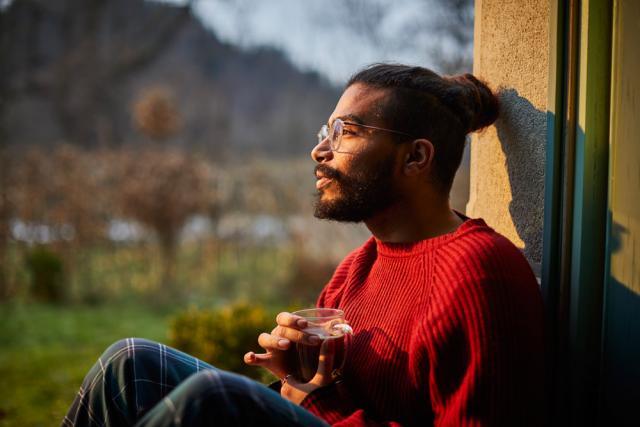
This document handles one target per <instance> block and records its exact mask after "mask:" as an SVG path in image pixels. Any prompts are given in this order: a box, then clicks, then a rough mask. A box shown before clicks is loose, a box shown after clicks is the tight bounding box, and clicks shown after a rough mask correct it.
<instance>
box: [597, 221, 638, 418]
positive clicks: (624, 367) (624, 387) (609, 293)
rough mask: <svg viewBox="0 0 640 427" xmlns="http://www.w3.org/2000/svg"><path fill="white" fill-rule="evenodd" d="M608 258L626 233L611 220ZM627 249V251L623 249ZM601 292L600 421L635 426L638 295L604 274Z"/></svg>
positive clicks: (619, 247) (609, 273) (624, 229)
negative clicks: (602, 306)
mask: <svg viewBox="0 0 640 427" xmlns="http://www.w3.org/2000/svg"><path fill="white" fill-rule="evenodd" d="M612 217H613V216H612V213H611V212H609V220H610V221H611V231H610V237H609V248H608V249H609V251H610V255H613V254H614V253H616V252H618V251H620V250H622V249H623V241H624V239H623V236H624V235H625V234H628V230H627V229H626V228H625V227H624V226H623V225H621V224H618V223H616V222H613V221H612V220H611V218H612ZM626 250H630V248H628V247H627V248H626ZM607 278H608V281H607V284H606V290H605V300H606V301H605V304H606V305H605V313H604V316H605V321H604V340H603V345H604V348H603V352H602V354H603V358H604V360H603V363H602V390H603V393H602V402H601V405H602V407H601V413H600V417H601V421H602V422H604V421H605V420H606V421H607V423H609V424H610V425H616V426H632V425H637V422H638V415H637V406H638V404H637V403H638V401H639V400H638V398H639V397H640V391H638V390H639V389H638V384H639V381H640V363H638V360H640V340H639V339H638V337H640V320H638V313H640V295H639V294H638V293H636V292H634V291H633V290H632V289H630V286H631V283H627V284H625V283H622V282H620V281H618V280H616V279H615V278H614V277H613V275H612V274H611V272H608V276H607Z"/></svg>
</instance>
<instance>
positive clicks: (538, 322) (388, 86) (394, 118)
mask: <svg viewBox="0 0 640 427" xmlns="http://www.w3.org/2000/svg"><path fill="white" fill-rule="evenodd" d="M497 116H498V99H497V98H496V96H495V94H494V93H493V92H492V91H491V90H490V89H489V88H488V87H487V86H486V85H485V84H484V83H482V82H480V81H479V80H477V79H476V78H475V77H474V76H472V75H470V74H466V75H463V76H454V77H441V76H439V75H437V74H436V73H434V72H432V71H430V70H427V69H424V68H421V67H409V66H403V65H390V64H378V65H374V66H371V67H368V68H366V69H364V70H362V71H360V72H359V73H357V74H355V75H354V76H353V77H352V78H351V79H350V81H349V82H348V84H347V86H346V89H345V91H344V93H343V95H342V97H341V98H340V100H339V101H338V104H337V106H336V108H335V110H334V112H333V113H332V114H331V117H330V118H329V120H328V122H327V124H326V125H324V126H322V128H321V130H320V132H319V134H318V136H319V138H318V144H317V145H316V146H315V148H313V151H312V152H311V156H312V158H313V159H314V161H315V162H316V163H317V166H316V169H315V174H316V178H317V181H316V188H317V190H318V194H317V201H316V209H315V215H316V216H317V217H318V218H324V219H331V220H336V221H350V222H364V223H365V224H366V226H367V227H368V229H369V230H370V231H371V233H372V236H371V238H370V239H368V240H367V241H366V242H364V244H363V245H362V246H361V247H359V248H358V249H356V250H354V251H353V252H352V253H351V254H349V255H347V256H346V257H345V258H344V260H343V261H342V262H341V263H340V265H339V266H338V267H337V269H336V271H335V273H334V275H333V277H332V278H331V280H330V281H329V283H328V284H327V285H326V286H325V288H324V289H323V291H322V293H321V294H320V296H319V298H318V301H317V306H318V307H326V308H337V309H341V310H342V311H344V313H345V317H346V318H347V319H348V320H349V322H350V324H351V326H352V328H353V330H354V331H355V334H354V335H353V337H352V339H351V342H350V343H349V347H348V352H347V356H346V360H345V362H344V365H343V366H342V368H341V369H340V372H339V375H335V374H336V372H335V366H333V364H334V360H335V355H334V353H333V352H334V351H335V347H333V346H331V345H328V344H327V343H328V341H329V340H325V341H324V342H323V343H322V344H321V342H322V340H321V339H320V337H319V336H317V335H315V334H314V333H309V332H308V330H307V329H306V327H307V325H308V321H307V320H306V319H304V318H302V317H300V316H297V315H295V314H292V313H280V314H279V315H278V317H277V319H276V323H277V325H276V327H275V328H274V329H273V330H272V331H271V332H270V333H266V332H265V333H262V334H261V335H260V336H259V337H258V342H259V343H260V346H261V347H263V348H264V349H265V353H262V354H256V353H253V352H249V353H247V354H246V355H245V362H246V363H247V364H250V365H255V366H261V367H264V368H266V369H269V370H270V371H271V372H272V373H274V374H275V375H276V376H278V377H279V378H281V381H280V382H278V383H276V384H274V385H272V386H270V388H267V387H264V386H262V385H260V384H257V383H255V382H252V381H251V380H249V379H247V378H244V377H241V376H238V375H235V374H232V373H228V372H224V371H220V370H218V369H216V368H214V367H212V366H210V365H207V364H206V363H204V362H202V361H199V360H197V359H195V358H193V357H191V356H189V355H186V354H184V353H181V352H179V351H177V350H174V349H170V348H167V347H166V346H163V345H162V344H158V343H153V342H149V341H146V340H142V339H127V340H122V341H119V342H117V343H115V344H114V345H113V346H111V347H110V348H109V349H108V350H107V351H106V352H105V353H104V354H103V355H102V356H101V358H100V359H99V361H98V363H97V364H96V366H94V368H93V369H92V371H91V372H89V374H88V375H87V378H86V379H85V382H84V384H83V386H82V388H81V390H80V393H79V394H78V396H77V397H76V400H75V401H74V403H73V405H72V407H71V409H70V411H69V414H68V415H67V417H66V418H65V421H64V424H66V425H94V424H96V425H105V424H107V425H134V424H135V425H139V426H143V425H145V426H146V425H153V426H165V425H166V426H168V425H184V426H201V425H202V426H204V425H258V424H259V425H268V426H281V425H291V426H297V425H303V426H326V425H327V424H331V425H338V426H352V425H362V426H366V425H395V426H400V425H436V426H496V425H505V426H514V425H518V426H520V425H541V424H543V423H544V417H545V411H544V388H543V384H544V383H543V379H544V377H545V375H544V359H545V355H544V349H543V343H544V337H543V310H542V301H541V297H540V292H539V289H538V285H537V282H536V280H535V277H534V275H533V273H532V271H531V269H530V267H529V265H528V263H527V261H526V259H525V258H524V256H523V255H522V254H521V252H520V251H519V250H518V249H517V248H516V247H515V246H514V245H513V244H512V243H510V242H509V241H508V240H507V239H506V238H504V237H503V236H501V235H499V234H498V233H496V232H495V231H494V230H493V229H491V228H490V227H489V226H487V225H486V223H485V222H484V221H483V220H482V219H470V218H467V217H466V216H464V215H463V214H461V213H459V212H455V211H453V210H452V209H451V207H450V205H449V192H450V189H451V185H452V182H453V177H454V175H455V172H456V170H457V168H458V167H459V165H460V161H461V159H462V152H463V149H464V144H465V141H466V137H467V135H468V134H469V133H470V132H473V131H476V130H479V129H482V128H484V127H486V126H489V125H490V124H492V123H493V122H494V121H495V120H496V118H497ZM298 343H303V344H307V345H318V346H321V351H320V358H319V362H318V370H317V373H316V375H315V376H313V377H312V378H311V380H309V381H307V382H302V381H300V380H299V379H296V378H295V377H293V376H291V373H292V372H293V371H294V367H292V366H291V362H290V358H287V357H286V355H287V352H288V351H289V350H290V348H291V346H293V345H294V344H298Z"/></svg>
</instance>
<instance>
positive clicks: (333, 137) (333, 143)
mask: <svg viewBox="0 0 640 427" xmlns="http://www.w3.org/2000/svg"><path fill="white" fill-rule="evenodd" d="M345 125H348V126H358V127H361V128H366V129H373V130H379V131H383V132H390V133H395V134H397V135H402V136H406V137H408V138H415V137H414V136H413V135H410V134H408V133H404V132H400V131H397V130H392V129H385V128H380V127H377V126H369V125H363V124H360V123H354V122H345V121H343V120H341V119H335V120H334V121H333V123H331V127H329V126H327V125H322V127H321V128H320V130H319V131H318V144H320V143H321V142H322V141H324V140H325V139H327V138H328V139H329V147H331V151H335V152H338V153H347V152H346V151H340V145H341V143H342V135H344V133H345Z"/></svg>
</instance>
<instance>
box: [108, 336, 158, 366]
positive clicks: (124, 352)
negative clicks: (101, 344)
mask: <svg viewBox="0 0 640 427" xmlns="http://www.w3.org/2000/svg"><path fill="white" fill-rule="evenodd" d="M158 347H159V344H158V343H155V342H153V341H149V340H146V339H144V338H123V339H121V340H118V341H116V342H114V343H113V344H111V345H110V346H109V347H107V349H106V350H105V351H104V353H102V356H100V360H101V361H102V363H103V364H106V363H110V362H112V361H114V360H116V359H127V358H131V359H133V358H136V359H137V358H141V359H145V358H148V357H153V355H156V356H155V357H157V354H158Z"/></svg>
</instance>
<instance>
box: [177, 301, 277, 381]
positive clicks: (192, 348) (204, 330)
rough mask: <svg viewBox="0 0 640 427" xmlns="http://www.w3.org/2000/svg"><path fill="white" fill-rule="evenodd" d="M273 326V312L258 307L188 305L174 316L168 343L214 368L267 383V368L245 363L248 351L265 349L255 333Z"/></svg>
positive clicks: (242, 305)
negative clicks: (185, 309)
mask: <svg viewBox="0 0 640 427" xmlns="http://www.w3.org/2000/svg"><path fill="white" fill-rule="evenodd" d="M274 326H275V314H273V313H268V312H267V311H266V310H265V309H264V308H263V307H261V306H259V305H258V306H256V305H253V306H250V305H248V304H235V305H233V306H230V307H226V308H223V309H218V310H216V309H195V308H191V309H189V310H187V311H185V312H183V313H181V314H178V315H177V316H175V317H174V318H173V319H172V321H171V324H170V332H169V337H170V344H171V346H172V347H175V348H177V349H179V350H181V351H184V352H186V353H189V354H191V355H193V356H195V357H197V358H199V359H201V360H204V361H205V362H207V363H210V364H212V365H213V366H216V367H217V368H221V369H225V370H229V371H232V372H235V373H238V374H242V375H246V376H248V377H251V378H254V379H257V380H261V381H263V382H270V381H272V380H273V379H274V377H273V376H272V375H270V374H269V373H268V372H267V371H266V370H264V369H260V368H256V367H252V366H247V365H246V364H245V363H244V361H243V356H244V354H245V353H246V352H247V351H255V352H259V353H261V352H264V350H263V349H262V348H260V346H259V345H258V335H259V334H260V333H261V332H269V331H271V330H272V329H273V327H274Z"/></svg>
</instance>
